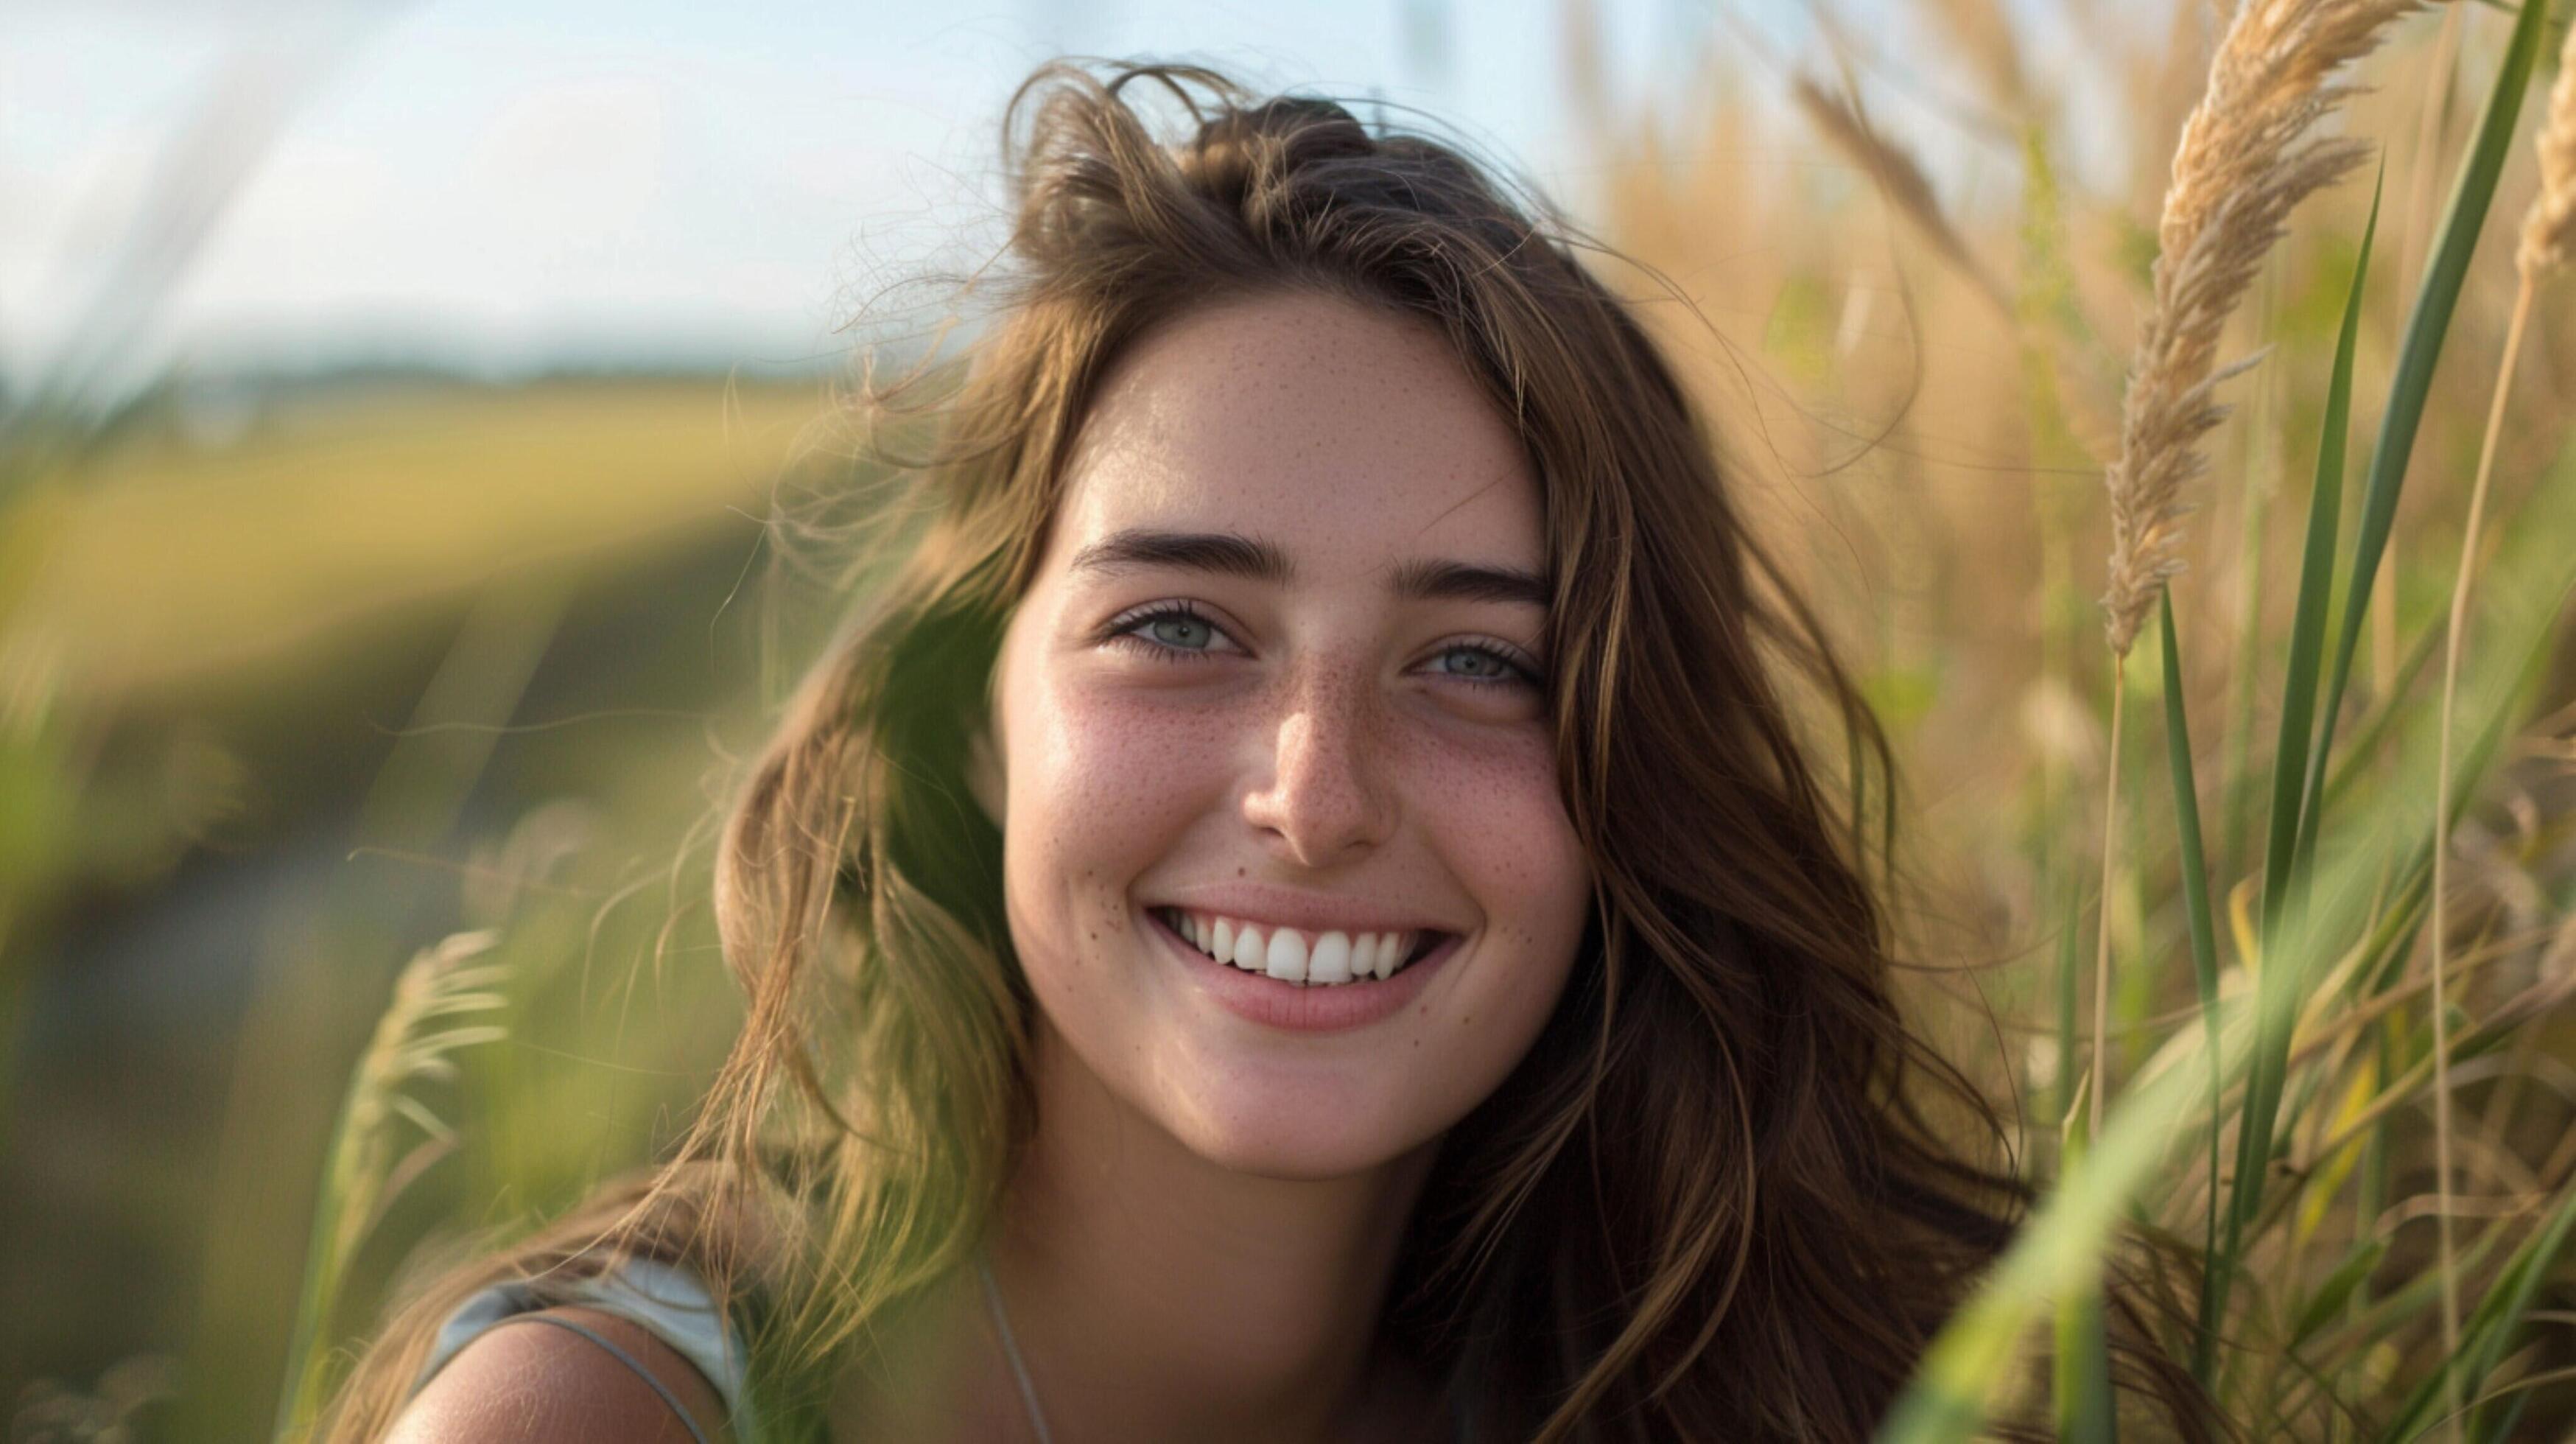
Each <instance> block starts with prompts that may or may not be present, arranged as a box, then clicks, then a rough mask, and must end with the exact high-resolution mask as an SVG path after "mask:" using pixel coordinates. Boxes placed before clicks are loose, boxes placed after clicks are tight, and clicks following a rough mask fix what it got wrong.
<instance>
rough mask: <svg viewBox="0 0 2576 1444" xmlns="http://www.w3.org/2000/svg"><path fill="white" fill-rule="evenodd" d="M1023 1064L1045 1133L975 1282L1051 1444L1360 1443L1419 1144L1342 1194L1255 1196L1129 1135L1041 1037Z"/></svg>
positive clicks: (1167, 1145)
mask: <svg viewBox="0 0 2576 1444" xmlns="http://www.w3.org/2000/svg"><path fill="white" fill-rule="evenodd" d="M1032 1064H1033V1066H1034V1068H1035V1069H1036V1078H1035V1081H1036V1085H1037V1089H1036V1091H1037V1103H1038V1116H1039V1118H1040V1119H1041V1120H1042V1121H1041V1122H1040V1124H1039V1126H1038V1129H1037V1132H1036V1136H1035V1137H1034V1138H1033V1139H1032V1140H1031V1141H1030V1144H1029V1147H1028V1149H1027V1150H1026V1152H1025V1153H1024V1155H1023V1157H1022V1160H1021V1162H1020V1165H1019V1168H1018V1170H1017V1172H1016V1173H1015V1175H1014V1176H1013V1178H1012V1181H1011V1184H1010V1186H1009V1188H1008V1189H1007V1190H1006V1192H1005V1196H1004V1202H1003V1207H1002V1218H1001V1227H1000V1228H999V1230H998V1231H997V1237H996V1239H995V1242H994V1244H993V1252H992V1268H993V1274H994V1277H995V1279H996V1281H997V1283H998V1284H999V1287H1000V1290H1001V1294H1002V1298H1003V1300H1004V1306H1005V1308H1006V1310H1007V1313H1008V1318H1009V1320H1010V1325H1011V1329H1012V1332H1013V1333H1014V1334H1015V1335H1016V1336H1017V1339H1018V1342H1019V1346H1020V1349H1021V1352H1022V1354H1023V1355H1024V1356H1025V1358H1026V1361H1027V1364H1028V1369H1029V1374H1030V1377H1031V1379H1032V1380H1033V1382H1034V1383H1035V1385H1036V1388H1037V1394H1038V1399H1039V1402H1040V1404H1041V1405H1042V1406H1043V1408H1044V1410H1045V1413H1046V1416H1047V1422H1048V1425H1049V1426H1050V1429H1051V1432H1052V1433H1053V1434H1054V1436H1055V1437H1056V1438H1057V1439H1059V1440H1082V1439H1167V1438H1223V1439H1241V1440H1247V1441H1249V1440H1281V1441H1288V1440H1310V1439H1326V1438H1352V1437H1357V1436H1359V1435H1361V1434H1363V1433H1366V1432H1368V1427H1367V1426H1368V1422H1369V1421H1370V1419H1371V1418H1372V1417H1373V1416H1375V1417H1383V1416H1384V1414H1385V1413H1386V1411H1387V1409H1388V1407H1389V1403H1390V1399H1389V1389H1390V1385H1391V1384H1392V1383H1393V1381H1392V1379H1391V1378H1390V1375H1389V1372H1388V1371H1387V1370H1386V1369H1384V1368H1381V1367H1378V1363H1379V1360H1378V1350H1377V1349H1376V1333H1377V1320H1378V1314H1379V1310H1380V1307H1381V1305H1382V1304H1383V1303H1384V1300H1385V1295H1386V1289H1387V1283H1388V1280H1389V1277H1390V1276H1391V1274H1392V1272H1393V1270H1394V1266H1395V1258H1396V1250H1397V1246H1398V1244H1399V1242H1400V1241H1401V1236H1402V1233H1403V1226H1404V1221H1405V1220H1406V1219H1407V1218H1408V1217H1410V1216H1411V1214H1412V1211H1413V1205H1414V1202H1415V1200H1416V1199H1417V1198H1418V1197H1419V1195H1420V1193H1421V1190H1422V1185H1423V1182H1424V1180H1425V1179H1426V1178H1427V1176H1428V1174H1429V1171H1430V1165H1431V1161H1432V1158H1433V1155H1434V1152H1435V1150H1436V1148H1437V1144H1436V1141H1435V1142H1434V1143H1430V1144H1425V1145H1423V1146H1422V1147H1420V1148H1417V1149H1415V1150H1414V1151H1413V1152H1411V1153H1408V1154H1406V1155H1404V1156H1402V1157H1400V1158H1398V1159H1396V1160H1394V1161H1392V1162H1390V1163H1388V1164H1386V1165H1383V1166H1381V1167H1379V1168H1377V1169H1374V1170H1371V1171H1370V1172H1367V1173H1364V1174H1359V1175H1354V1176H1350V1177H1343V1178H1333V1179H1322V1180H1311V1181H1310V1180H1283V1179H1274V1178H1260V1177H1255V1176H1252V1175H1249V1174H1244V1173H1238V1172H1234V1171H1232V1170H1230V1169H1226V1168H1224V1167H1221V1166H1218V1165H1216V1164H1213V1163H1211V1162H1209V1161H1208V1160H1206V1159H1205V1158H1202V1157H1200V1156H1199V1155H1197V1154H1195V1153H1193V1152H1191V1151H1190V1150H1189V1149H1188V1148H1187V1147H1185V1146H1184V1145H1183V1144H1182V1143H1181V1142H1180V1141H1179V1140H1178V1139H1176V1138H1174V1137H1172V1136H1171V1135H1170V1134H1168V1133H1166V1132H1165V1131H1164V1130H1163V1129H1161V1128H1160V1127H1158V1126H1156V1125H1155V1124H1153V1123H1152V1122H1150V1121H1148V1120H1146V1119H1144V1118H1141V1117H1139V1116H1138V1115H1137V1114H1136V1113H1135V1112H1134V1111H1133V1110H1131V1109H1129V1108H1128V1107H1127V1106H1126V1105H1125V1104H1124V1103H1122V1102H1120V1101H1119V1100H1118V1099H1116V1098H1115V1097H1113V1096H1111V1095H1110V1093H1109V1091H1108V1089H1107V1088H1105V1087H1104V1086H1102V1084H1101V1083H1100V1081H1099V1080H1098V1078H1097V1077H1095V1076H1094V1075H1093V1074H1092V1073H1091V1071H1090V1070H1089V1069H1088V1068H1087V1067H1085V1066H1084V1065H1083V1063H1082V1062H1081V1060H1080V1059H1079V1058H1077V1057H1075V1056H1074V1055H1073V1054H1072V1052H1071V1050H1070V1049H1069V1048H1067V1047H1066V1046H1065V1045H1064V1043H1063V1040H1062V1039H1061V1038H1059V1037H1057V1036H1055V1035H1054V1034H1053V1032H1052V1031H1051V1030H1048V1029H1045V1028H1044V1027H1043V1025H1041V1029H1040V1035H1039V1038H1038V1040H1037V1047H1036V1049H1035V1056H1034V1058H1033V1059H1032ZM1001 1369H1002V1378H1001V1382H1002V1384H1003V1387H1004V1388H1005V1389H1006V1390H1007V1391H1008V1393H1009V1396H1010V1397H1012V1398H1016V1396H1017V1385H1016V1384H1015V1383H1012V1382H1010V1380H1009V1377H1008V1366H1007V1365H1002V1366H1001Z"/></svg>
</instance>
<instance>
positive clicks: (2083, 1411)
mask: <svg viewBox="0 0 2576 1444" xmlns="http://www.w3.org/2000/svg"><path fill="white" fill-rule="evenodd" d="M2092 1083H2093V1080H2092V1078H2091V1077H2090V1076H2089V1075H2088V1076H2087V1077H2086V1079H2085V1086H2083V1087H2079V1088H2077V1089H2076V1090H2075V1092H2074V1096H2073V1098H2072V1099H2071V1100H2070V1102H2069V1104H2068V1107H2067V1110H2066V1119H2065V1123H2064V1125H2063V1127H2062V1128H2061V1130H2060V1132H2059V1135H2058V1136H2059V1138H2060V1140H2061V1142H2060V1144H2059V1151H2058V1157H2059V1158H2060V1159H2061V1160H2062V1168H2066V1169H2071V1168H2077V1167H2081V1166H2082V1164H2083V1161H2084V1146H2085V1142H2086V1139H2087V1136H2088V1135H2087V1134H2086V1131H2085V1119H2086V1116H2087V1115H2088V1114H2089V1113H2090V1112H2091V1107H2090V1097H2089V1095H2090V1094H2091V1092H2092ZM2052 1382H2053V1384H2054V1385H2055V1387H2054V1388H2053V1389H2052V1390H2051V1403H2052V1404H2053V1405H2054V1406H2055V1409H2056V1413H2057V1420H2056V1422H2057V1437H2058V1438H2059V1439H2060V1440H2063V1441H2066V1444H2114V1441H2116V1440H2117V1439H2118V1438H2119V1437H2120V1426H2119V1419H2118V1416H2117V1414H2116V1413H2114V1411H2113V1407H2112V1406H2113V1403H2114V1400H2113V1397H2112V1394H2111V1335H2110V1330H2109V1327H2108V1324H2107V1321H2106V1320H2105V1318H2104V1316H2103V1312H2102V1282H2101V1277H2100V1275H2098V1274H2096V1275H2094V1276H2091V1277H2087V1278H2077V1279H2070V1280H2068V1281H2067V1284H2066V1287H2065V1289H2064V1291H2063V1292H2061V1293H2060V1294H2059V1295H2058V1300H2057V1351H2056V1358H2055V1369H2054V1375H2053V1379H2052Z"/></svg>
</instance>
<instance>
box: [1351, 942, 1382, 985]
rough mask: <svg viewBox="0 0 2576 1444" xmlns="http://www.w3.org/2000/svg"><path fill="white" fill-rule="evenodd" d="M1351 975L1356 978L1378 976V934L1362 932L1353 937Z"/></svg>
mask: <svg viewBox="0 0 2576 1444" xmlns="http://www.w3.org/2000/svg"><path fill="white" fill-rule="evenodd" d="M1351 976H1352V977H1354V978H1373V977H1376V976H1377V934H1375V933H1362V934H1360V935H1359V936H1358V937H1356V938H1353V939H1351Z"/></svg>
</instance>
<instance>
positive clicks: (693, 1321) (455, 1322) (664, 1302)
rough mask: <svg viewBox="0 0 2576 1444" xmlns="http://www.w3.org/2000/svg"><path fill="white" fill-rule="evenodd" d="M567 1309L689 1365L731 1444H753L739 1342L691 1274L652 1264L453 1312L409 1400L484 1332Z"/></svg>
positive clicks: (520, 1288)
mask: <svg viewBox="0 0 2576 1444" xmlns="http://www.w3.org/2000/svg"><path fill="white" fill-rule="evenodd" d="M568 1304H570V1305H578V1306H580V1307H583V1308H589V1309H597V1310H598V1311H599V1312H601V1313H603V1314H609V1315H613V1316H615V1317H617V1318H621V1319H624V1320H626V1321H628V1322H629V1323H632V1324H634V1325H635V1326H636V1327H638V1328H641V1329H643V1330H644V1331H645V1332H646V1333H649V1334H651V1335H652V1336H653V1337H654V1338H656V1339H659V1340H661V1341H662V1342H663V1343H664V1344H667V1345H669V1346H670V1348H671V1351H672V1352H673V1353H676V1354H678V1355H679V1356H680V1357H681V1358H683V1359H686V1360H688V1361H689V1363H690V1365H691V1366H692V1367H694V1368H695V1369H696V1370H697V1371H698V1372H699V1373H700V1374H702V1375H704V1376H705V1377H706V1381H707V1384H708V1385H709V1387H711V1388H713V1389H714V1390H715V1393H716V1397H717V1398H718V1399H720V1400H722V1401H723V1402H724V1408H725V1414H726V1427H728V1428H729V1429H731V1430H732V1432H733V1437H734V1440H735V1441H736V1444H760V1441H761V1430H760V1428H759V1424H758V1421H757V1419H756V1418H755V1417H754V1413H753V1411H752V1409H751V1408H750V1407H749V1404H748V1402H747V1400H746V1398H745V1391H744V1387H743V1381H744V1376H745V1374H746V1373H747V1371H748V1357H747V1355H746V1354H745V1353H744V1350H743V1343H742V1337H741V1334H740V1333H739V1331H737V1330H736V1329H734V1327H733V1326H732V1324H731V1322H730V1321H728V1320H727V1319H726V1318H725V1317H724V1313H723V1311H722V1310H721V1309H719V1308H717V1307H716V1302H715V1298H714V1296H713V1295H711V1294H710V1293H709V1292H708V1291H707V1286H706V1284H705V1283H704V1281H702V1280H701V1279H699V1277H698V1276H697V1275H696V1274H694V1273H691V1272H689V1271H688V1270H686V1269H683V1268H677V1267H674V1266H672V1265H670V1264H665V1263H658V1262H655V1261H654V1260H652V1259H641V1258H639V1259H628V1260H626V1261H624V1262H622V1263H620V1264H618V1265H616V1266H614V1267H612V1268H610V1269H609V1270H608V1271H607V1272H605V1273H601V1274H596V1275H592V1276H589V1277H584V1278H570V1279H549V1280H547V1281H546V1282H544V1283H543V1284H538V1283H535V1282H532V1281H527V1280H518V1281H513V1282H510V1283H503V1284H494V1285H492V1286H491V1287H490V1288H487V1289H484V1290H483V1291H481V1292H480V1293H477V1294H475V1295H474V1296H473V1297H471V1298H469V1299H467V1300H466V1301H465V1302H464V1303H462V1304H460V1305H458V1306H457V1308H456V1311H455V1312H454V1313H452V1314H449V1315H448V1316H447V1322H445V1323H444V1324H441V1325H440V1326H439V1330H438V1337H437V1339H436V1340H435V1341H434V1342H432V1344H431V1345H430V1350H429V1359H428V1361H427V1362H426V1363H424V1364H422V1366H421V1370H420V1377H419V1378H417V1379H415V1380H413V1381H412V1392H413V1393H418V1392H420V1390H421V1388H422V1387H423V1386H424V1385H426V1384H428V1383H429V1381H430V1379H431V1378H432V1377H434V1376H435V1375H436V1374H437V1373H438V1371H439V1370H441V1369H443V1368H445V1367H447V1363H448V1361H449V1360H451V1359H453V1358H455V1357H456V1356H457V1354H458V1353H460V1352H462V1351H463V1350H464V1348H465V1346H466V1345H467V1344H470V1343H472V1342H474V1340H475V1339H477V1338H479V1337H481V1336H482V1334H483V1333H484V1331H485V1330H487V1329H490V1328H492V1327H493V1326H494V1325H496V1324H499V1323H501V1322H503V1321H505V1320H507V1319H511V1318H515V1317H517V1316H518V1315H521V1314H530V1313H535V1312H537V1311H539V1310H542V1309H552V1308H561V1307H563V1306H565V1305H568ZM574 1332H576V1333H581V1334H585V1335H587V1336H589V1337H590V1338H591V1339H592V1341H593V1342H595V1343H598V1344H600V1345H601V1346H602V1347H603V1348H605V1349H607V1351H608V1352H609V1353H611V1354H614V1355H616V1356H617V1357H618V1358H619V1359H621V1360H622V1361H624V1362H625V1364H626V1365H627V1367H629V1368H632V1369H634V1370H635V1371H636V1372H637V1373H639V1374H642V1375H643V1376H644V1379H645V1382H647V1383H650V1384H652V1385H653V1386H654V1390H655V1392H657V1393H660V1394H662V1396H663V1399H664V1401H665V1402H667V1403H670V1404H671V1405H672V1408H673V1411H674V1412H675V1413H678V1414H679V1415H680V1417H681V1419H682V1420H683V1421H688V1414H687V1411H685V1410H682V1409H680V1408H679V1406H678V1401H677V1400H676V1399H674V1398H673V1397H672V1396H671V1394H670V1393H669V1391H668V1390H667V1388H665V1386H664V1385H663V1384H662V1383H661V1381H660V1380H658V1379H655V1378H654V1377H653V1376H652V1375H651V1374H650V1373H649V1372H647V1371H646V1370H645V1369H644V1368H643V1366H642V1365H641V1364H639V1363H638V1362H636V1361H635V1360H634V1359H632V1358H630V1357H628V1356H627V1355H626V1354H625V1352H624V1351H623V1350H621V1349H619V1348H617V1347H616V1346H615V1345H614V1344H610V1343H609V1342H608V1341H607V1340H605V1339H602V1338H600V1337H599V1336H598V1335H596V1334H591V1333H590V1331H589V1330H586V1329H578V1328H576V1329H575V1330H574ZM690 1428H691V1430H692V1432H695V1430H696V1425H695V1423H694V1422H690Z"/></svg>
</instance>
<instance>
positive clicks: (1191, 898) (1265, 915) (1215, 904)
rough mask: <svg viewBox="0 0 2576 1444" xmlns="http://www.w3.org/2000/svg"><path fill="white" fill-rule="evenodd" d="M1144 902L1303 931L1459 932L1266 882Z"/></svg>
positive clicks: (1221, 886)
mask: <svg viewBox="0 0 2576 1444" xmlns="http://www.w3.org/2000/svg"><path fill="white" fill-rule="evenodd" d="M1147 906H1149V907H1173V908H1179V909H1180V910H1181V911H1183V912H1192V913H1206V914H1208V915H1209V916H1211V917H1222V918H1234V919H1237V920H1240V921H1245V922H1255V923H1270V924H1274V925H1285V926H1287V927H1292V928H1296V929H1297V930H1299V931H1300V932H1308V933H1323V932H1346V933H1391V932H1431V933H1440V932H1456V931H1458V929H1456V928H1450V927H1444V926H1443V925H1441V924H1440V923H1437V922H1434V921H1431V920H1429V919H1427V918H1424V917H1423V916H1422V915H1421V914H1419V913H1414V912H1409V911H1406V910H1404V909H1400V908H1392V907H1383V906H1380V905H1378V904H1375V903H1370V902H1365V901H1362V900H1360V899H1356V898H1341V897H1334V896H1332V895H1331V894H1329V893H1312V892H1304V891H1300V890H1298V889H1296V888H1283V887H1274V886H1271V885H1269V884H1266V883H1251V882H1229V883H1219V884H1212V885H1210V886H1207V887H1200V888H1189V889H1185V890H1183V891H1182V892H1179V893H1176V894H1174V895H1172V896H1169V897H1163V898H1158V899H1155V900H1153V901H1152V902H1149V903H1148V904H1147Z"/></svg>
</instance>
